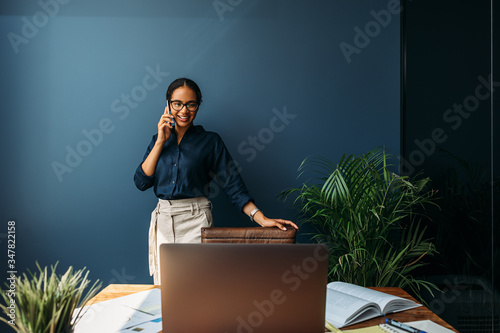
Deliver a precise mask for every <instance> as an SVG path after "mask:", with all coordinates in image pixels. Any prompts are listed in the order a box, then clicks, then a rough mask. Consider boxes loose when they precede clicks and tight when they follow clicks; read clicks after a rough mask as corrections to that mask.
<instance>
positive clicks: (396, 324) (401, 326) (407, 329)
mask: <svg viewBox="0 0 500 333" xmlns="http://www.w3.org/2000/svg"><path fill="white" fill-rule="evenodd" d="M385 322H386V324H389V325H391V326H394V327H397V328H399V329H402V330H403V331H405V332H409V333H426V332H424V331H421V330H419V329H418V328H415V327H411V326H410V325H407V324H405V323H400V322H399V321H396V320H394V319H389V318H386V319H385Z"/></svg>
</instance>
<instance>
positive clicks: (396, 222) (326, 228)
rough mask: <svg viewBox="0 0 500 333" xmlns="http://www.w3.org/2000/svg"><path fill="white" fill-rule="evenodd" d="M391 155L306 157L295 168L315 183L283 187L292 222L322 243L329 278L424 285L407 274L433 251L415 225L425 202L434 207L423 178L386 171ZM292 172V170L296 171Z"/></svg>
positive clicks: (415, 288) (416, 290)
mask: <svg viewBox="0 0 500 333" xmlns="http://www.w3.org/2000/svg"><path fill="white" fill-rule="evenodd" d="M393 159H395V158H394V157H393V156H391V155H389V154H387V152H386V151H385V150H384V149H382V148H377V149H375V150H373V151H370V152H368V153H367V154H365V155H362V156H353V155H350V156H347V155H344V156H342V158H341V160H340V162H339V163H338V164H335V163H333V162H331V161H329V160H328V159H326V158H322V157H319V158H306V159H305V160H304V161H303V162H302V164H301V166H300V168H299V171H300V172H301V175H303V174H304V173H305V172H313V173H314V174H315V175H317V178H316V179H317V183H312V182H311V181H308V182H306V183H304V184H303V185H302V186H301V187H300V188H292V189H288V190H285V191H283V192H282V193H281V194H280V196H281V197H282V198H283V199H284V200H286V199H287V198H288V197H289V196H295V199H294V204H295V206H296V207H297V208H298V210H299V211H300V212H301V216H300V220H299V222H300V223H307V224H310V225H312V226H314V228H315V230H316V233H314V234H313V236H312V238H313V239H314V240H315V241H317V242H320V243H325V244H327V245H328V247H329V248H330V261H329V279H330V280H332V281H344V282H349V283H354V284H357V285H361V286H373V287H391V286H392V287H401V288H406V287H409V288H411V290H412V291H413V292H414V294H415V295H417V296H419V295H420V287H422V286H423V287H425V288H427V289H428V290H429V287H433V286H432V284H430V283H428V282H426V281H423V280H418V279H415V278H414V277H413V276H412V275H411V273H412V271H414V270H415V269H416V268H418V267H421V266H422V265H424V262H423V260H422V259H423V258H424V257H425V256H428V255H433V254H434V253H435V247H434V245H433V244H432V243H431V241H430V240H429V239H426V238H425V237H424V232H425V229H424V228H422V227H421V226H420V218H422V217H423V215H422V212H424V211H425V207H426V206H427V205H429V204H430V205H435V204H434V202H433V198H432V197H433V195H434V192H432V191H426V190H425V187H426V184H427V183H428V181H429V179H428V178H424V179H409V178H408V177H405V176H399V175H396V174H395V173H393V172H391V171H390V168H391V167H392V165H391V164H390V162H391V161H392V160H393ZM299 177H300V176H299Z"/></svg>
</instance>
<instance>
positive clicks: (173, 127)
mask: <svg viewBox="0 0 500 333" xmlns="http://www.w3.org/2000/svg"><path fill="white" fill-rule="evenodd" d="M167 110H168V114H169V115H172V112H170V102H169V101H167ZM172 129H175V120H174V119H173V118H172Z"/></svg>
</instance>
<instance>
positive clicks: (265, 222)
mask: <svg viewBox="0 0 500 333" xmlns="http://www.w3.org/2000/svg"><path fill="white" fill-rule="evenodd" d="M256 222H257V223H259V224H260V225H261V226H263V227H268V228H269V227H278V228H280V229H281V230H286V229H287V228H286V226H291V227H293V228H295V229H299V227H297V225H296V224H295V223H293V222H292V221H288V220H283V219H270V218H267V217H265V216H264V217H263V218H262V219H259V221H257V220H256Z"/></svg>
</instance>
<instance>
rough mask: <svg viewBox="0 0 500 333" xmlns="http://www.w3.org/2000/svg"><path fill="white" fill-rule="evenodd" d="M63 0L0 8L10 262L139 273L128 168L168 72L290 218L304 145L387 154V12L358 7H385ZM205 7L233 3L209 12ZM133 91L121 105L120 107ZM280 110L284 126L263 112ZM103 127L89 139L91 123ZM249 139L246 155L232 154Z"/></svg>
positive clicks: (390, 142) (219, 209)
mask: <svg viewBox="0 0 500 333" xmlns="http://www.w3.org/2000/svg"><path fill="white" fill-rule="evenodd" d="M61 2H63V3H61ZM61 2H56V0H50V1H49V0H46V1H43V0H42V2H41V3H45V4H47V6H49V4H51V6H52V7H50V6H49V7H47V6H42V5H41V4H40V2H38V1H16V2H11V3H9V4H5V3H2V5H1V14H2V16H1V17H0V27H1V31H2V39H1V44H2V47H1V51H0V52H1V61H0V68H1V73H2V80H1V89H0V97H1V103H2V112H1V120H0V135H1V140H0V144H1V154H2V162H1V173H2V187H1V191H2V192H1V204H0V205H1V206H0V207H1V209H0V214H1V217H0V241H1V243H0V252H1V253H6V252H7V251H6V249H7V238H6V237H7V222H8V221H9V220H13V221H15V222H16V258H15V259H16V266H17V269H18V271H19V272H22V271H24V270H25V269H26V268H30V269H33V268H34V267H35V261H38V262H40V263H41V264H42V265H50V264H54V263H55V262H56V261H59V262H60V263H59V265H60V268H61V270H62V269H66V268H67V267H68V266H70V265H73V266H74V267H76V268H82V267H84V266H86V267H87V268H89V269H90V271H91V278H92V279H97V278H98V279H100V280H102V281H103V283H104V285H107V284H109V283H152V278H150V277H149V275H148V266H147V265H148V264H147V263H148V259H147V233H148V228H149V218H150V212H151V211H152V210H153V208H154V207H155V205H156V201H157V200H156V198H155V196H154V194H153V192H152V191H151V190H149V191H147V192H140V191H138V190H137V189H136V188H135V186H134V183H133V180H132V177H133V174H134V171H135V168H136V167H137V165H138V164H139V162H140V161H141V158H142V156H143V154H144V151H145V149H146V146H147V144H148V143H149V141H150V139H151V136H152V135H153V134H154V133H155V132H156V129H157V128H156V125H157V122H158V119H159V116H160V115H161V113H162V112H163V108H164V99H165V97H164V96H165V90H166V88H167V86H168V84H169V83H170V82H171V81H172V80H174V79H175V78H177V77H181V76H187V77H190V78H192V79H194V80H195V81H196V82H197V83H198V84H199V85H200V87H201V89H202V92H203V93H204V99H205V103H204V104H203V105H202V108H201V110H200V111H199V114H198V117H197V119H196V123H197V124H201V125H203V126H204V127H205V129H207V130H211V131H216V132H218V133H219V134H220V135H221V136H222V138H223V139H224V141H225V142H226V145H227V146H228V148H229V150H230V151H231V153H232V155H233V157H234V159H236V160H237V161H238V162H239V163H240V166H241V168H242V175H243V178H244V180H245V182H246V184H247V186H248V188H249V190H250V192H251V193H252V195H253V196H254V197H255V199H256V201H257V204H258V206H259V207H260V208H261V209H262V210H263V211H264V212H265V213H266V215H267V216H269V217H280V218H287V219H295V211H294V210H293V209H292V208H291V207H290V206H289V205H288V203H283V202H281V201H280V200H279V199H277V198H276V196H277V195H278V193H280V191H282V190H283V189H285V188H289V187H293V186H298V185H300V182H301V181H303V180H305V179H297V176H298V173H297V167H298V166H299V164H300V163H301V161H302V160H303V159H304V158H305V157H306V156H308V155H311V154H315V155H322V156H326V157H328V158H330V159H332V160H334V161H337V160H339V158H340V157H341V155H342V154H344V153H349V154H351V153H353V154H360V153H364V152H366V151H368V150H370V149H372V148H375V147H377V146H381V145H385V146H387V147H388V148H389V149H390V150H391V151H393V152H394V153H396V154H397V153H399V147H400V144H399V138H400V23H399V22H400V17H399V14H392V15H391V16H390V22H388V21H386V22H385V23H384V25H385V26H383V25H381V24H379V23H376V21H375V18H374V16H373V15H372V14H371V13H370V12H371V11H375V12H379V11H380V10H386V9H387V6H388V4H390V3H394V1H355V2H353V1H350V0H337V1H319V0H318V1H307V2H306V1H277V0H273V1H269V0H267V1H256V0H238V1H237V0H232V1H229V0H220V1H219V2H213V1H202V0H199V1H181V0H174V1H173V0H171V1H167V0H163V1H153V0H147V1H139V0H125V1H124V0H120V1H118V0H113V1H105V2H100V1H80V0H71V1H67V0H65V1H62V0H61ZM214 3H215V4H220V3H223V4H225V5H226V6H228V7H226V8H230V10H227V11H225V12H223V13H222V14H221V15H219V13H218V12H217V10H216V8H215V6H214ZM54 4H57V5H58V7H56V6H55V5H54ZM44 8H45V9H44ZM47 8H48V9H47ZM44 13H49V14H44ZM52 14H54V15H53V16H50V15H52ZM44 15H45V16H44ZM44 18H46V19H47V20H46V21H44ZM26 22H30V24H35V23H36V24H38V27H36V26H35V28H36V29H37V31H36V32H34V30H33V29H32V30H29V27H28V26H29V24H28V23H26ZM25 26H26V27H25ZM377 26H378V28H379V29H378V30H377ZM356 27H358V28H359V29H361V31H365V29H366V28H369V29H370V28H371V29H374V30H371V32H369V33H370V34H371V35H372V37H368V38H369V40H367V38H365V39H364V40H361V39H362V38H361V37H360V36H359V35H358V40H357V42H358V45H360V46H362V47H359V48H358V53H353V54H351V59H350V62H348V61H347V59H346V57H345V56H344V54H343V52H342V50H341V47H340V45H341V43H347V44H350V45H352V46H353V47H355V46H356V44H355V42H356V41H355V37H356V34H358V33H357V32H356V30H355V28H356ZM31 28H32V27H31ZM23 31H24V32H23ZM9 33H10V34H9ZM13 34H15V35H16V36H17V37H16V38H18V39H15V40H16V41H17V42H19V41H20V40H23V41H24V42H22V43H20V44H19V43H18V44H16V43H13V42H12V38H13V37H12V36H14V35H13ZM9 36H10V39H9ZM27 36H28V37H29V38H27ZM19 38H25V39H19ZM360 38H361V39H360ZM362 42H363V43H364V44H363V43H362ZM16 51H17V52H16ZM148 67H149V68H151V69H156V68H158V69H159V71H160V72H162V73H163V74H162V75H163V77H160V78H161V81H162V82H159V85H158V87H156V88H154V89H152V90H145V89H144V86H143V79H144V77H145V76H146V75H147V74H148V70H147V69H146V68H148ZM165 73H168V75H166V74H165ZM148 82H149V83H150V84H153V83H154V82H155V81H154V80H150V81H148ZM144 92H146V93H147V95H141V93H144ZM131 94H132V95H134V96H135V100H134V99H133V98H132V101H133V102H134V103H135V104H130V105H133V107H132V106H127V104H125V103H124V102H121V101H120V100H121V98H122V95H131ZM115 100H118V102H116V101H115ZM113 103H115V104H113ZM113 105H114V106H113ZM117 107H121V109H116V108H117ZM126 109H127V110H128V113H125V112H126ZM274 109H275V111H273V110H274ZM285 109H286V113H287V114H288V115H289V116H290V118H288V119H287V121H284V122H283V121H280V120H273V119H274V118H276V117H277V116H276V110H278V111H279V112H280V113H283V112H284V110H285ZM117 110H119V112H114V111H117ZM292 117H293V118H292ZM103 119H108V120H103ZM103 121H104V122H108V125H107V126H109V128H108V132H109V133H104V134H103V135H102V138H101V137H100V136H99V135H97V134H96V132H95V131H93V130H94V129H97V128H99V124H100V123H101V122H103ZM272 124H273V125H274V126H272ZM273 128H274V129H275V130H274V131H273V130H272V129H273ZM276 128H279V131H276ZM84 131H89V132H91V133H94V134H95V136H94V137H93V138H94V142H95V144H89V142H90V141H89V139H88V138H87V137H86V136H85V135H84V133H83V132H84ZM92 131H93V132H92ZM259 133H260V139H259V140H260V145H262V146H260V149H262V150H255V151H254V152H255V153H256V154H255V156H253V155H251V154H250V153H249V152H248V150H245V149H248V148H249V147H250V145H249V137H250V136H254V137H257V138H259ZM85 141H87V143H85ZM245 142H247V143H245ZM68 147H69V148H68ZM239 147H240V148H239ZM242 148H243V149H242ZM67 149H73V150H75V151H77V149H80V151H83V152H85V153H86V154H87V156H81V160H80V161H78V160H73V166H74V167H71V172H67V173H63V174H62V175H61V176H60V177H59V178H58V176H57V175H56V172H55V171H54V168H53V164H54V162H57V163H61V165H67V166H68V163H67V162H66V161H65V160H66V158H67V154H68V150H67ZM212 200H213V202H214V204H215V208H214V217H215V224H216V225H217V226H228V225H241V226H243V225H251V224H250V222H249V221H248V218H247V217H246V216H245V215H243V214H241V213H240V212H238V211H237V210H236V209H235V208H233V207H232V206H231V205H230V203H229V201H228V200H227V198H226V197H225V195H223V194H216V195H214V196H213V198H212ZM306 230H307V228H306V227H304V228H302V229H301V231H300V233H299V241H307V240H308V238H307V236H306V235H305V232H306ZM1 258H3V259H1ZM6 265H7V258H6V256H1V257H0V267H6ZM6 271H7V269H6V268H3V269H2V270H1V273H0V277H1V278H2V281H5V274H6Z"/></svg>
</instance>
